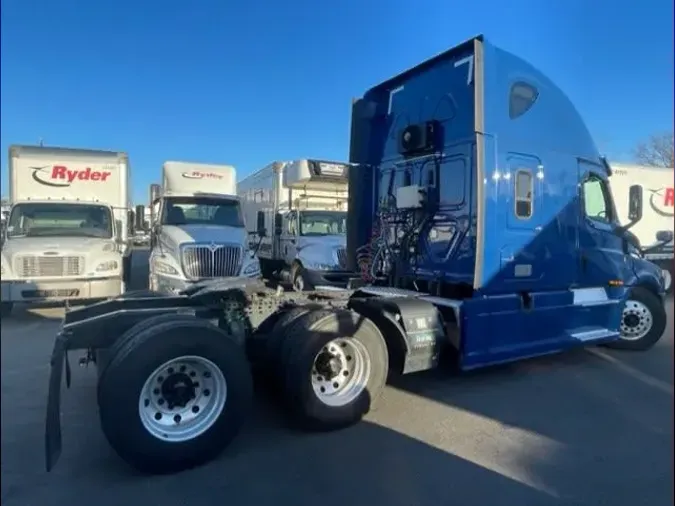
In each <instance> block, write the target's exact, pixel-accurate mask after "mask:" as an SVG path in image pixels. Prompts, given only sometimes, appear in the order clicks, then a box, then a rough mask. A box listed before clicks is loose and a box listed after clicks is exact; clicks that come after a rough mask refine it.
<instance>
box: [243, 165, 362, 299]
mask: <svg viewBox="0 0 675 506" xmlns="http://www.w3.org/2000/svg"><path fill="white" fill-rule="evenodd" d="M348 171H349V164H346V163H340V162H329V161H322V160H308V159H303V160H294V161H289V162H278V161H277V162H272V163H270V164H268V165H267V166H265V167H264V168H262V169H260V170H259V171H257V172H255V173H254V174H251V175H250V176H248V177H247V178H245V179H243V180H242V181H240V182H239V183H238V185H237V187H238V193H239V197H240V198H241V201H242V206H243V209H244V218H245V220H246V225H247V227H248V231H249V234H253V235H257V236H258V237H257V238H256V239H254V240H253V241H252V243H254V246H253V247H254V249H256V251H257V255H258V258H259V259H260V265H261V270H262V273H263V277H266V278H271V277H278V278H281V280H282V281H288V282H290V283H291V284H292V286H293V288H294V289H295V290H297V291H304V290H311V289H314V288H316V287H318V286H322V287H331V286H338V287H344V286H346V284H347V282H348V279H349V277H350V272H348V271H347V270H346V254H345V248H346V228H347V225H346V223H347V222H346V220H347V197H348Z"/></svg>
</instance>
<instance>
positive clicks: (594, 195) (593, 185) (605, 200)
mask: <svg viewBox="0 0 675 506" xmlns="http://www.w3.org/2000/svg"><path fill="white" fill-rule="evenodd" d="M583 206H584V214H585V215H586V217H587V218H590V219H591V220H594V221H599V222H602V223H610V222H611V221H612V206H611V200H610V198H609V189H608V187H607V184H606V183H605V181H603V180H602V179H600V178H599V177H597V176H590V177H589V178H588V179H587V180H586V181H585V182H584V185H583Z"/></svg>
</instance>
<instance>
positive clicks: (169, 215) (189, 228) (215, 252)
mask: <svg viewBox="0 0 675 506" xmlns="http://www.w3.org/2000/svg"><path fill="white" fill-rule="evenodd" d="M151 221H152V226H151V228H152V230H151V234H150V247H151V252H150V277H149V286H150V289H151V290H154V291H159V292H166V293H177V292H180V291H181V290H184V289H185V288H187V287H188V286H189V285H191V284H193V283H196V282H199V281H202V280H204V279H213V278H230V277H239V276H243V277H249V278H256V277H259V276H260V264H259V262H258V259H257V258H256V257H255V255H254V254H253V253H252V252H251V251H250V250H249V249H248V247H247V245H248V240H247V234H246V228H245V226H244V218H243V215H242V211H241V205H240V202H239V198H238V197H237V189H236V172H235V169H234V167H232V166H231V165H207V164H196V163H189V162H166V163H164V166H163V167H162V184H161V187H158V185H153V186H152V187H151Z"/></svg>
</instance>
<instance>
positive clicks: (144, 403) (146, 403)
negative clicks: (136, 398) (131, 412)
mask: <svg viewBox="0 0 675 506" xmlns="http://www.w3.org/2000/svg"><path fill="white" fill-rule="evenodd" d="M143 405H144V406H145V407H148V406H149V405H150V399H145V400H144V401H143Z"/></svg>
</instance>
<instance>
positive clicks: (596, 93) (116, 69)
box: [0, 0, 673, 203]
mask: <svg viewBox="0 0 675 506" xmlns="http://www.w3.org/2000/svg"><path fill="white" fill-rule="evenodd" d="M1 22H2V31H1V32H0V33H1V36H2V40H1V58H0V63H1V73H0V77H1V87H0V91H1V94H2V103H1V108H0V113H1V126H0V138H1V139H0V140H1V144H2V146H1V149H2V151H1V152H0V153H1V156H2V165H1V167H2V180H1V181H2V186H3V191H2V194H3V195H6V194H7V192H6V191H5V185H6V184H7V148H8V146H9V145H10V144H14V143H36V142H37V141H38V140H39V139H40V138H42V139H44V142H45V144H46V145H58V146H68V147H82V148H97V149H112V150H121V151H127V152H128V153H129V155H130V158H131V163H132V169H133V188H134V199H135V201H136V202H138V203H145V201H146V200H147V186H148V184H149V183H151V182H155V181H157V180H158V179H159V175H160V167H161V164H162V162H163V161H164V160H170V159H173V160H186V161H195V162H198V161H204V162H213V163H230V164H233V165H235V166H236V167H237V170H238V174H239V176H243V175H245V174H248V173H249V172H251V171H253V170H255V169H257V168H259V167H262V166H263V165H265V164H266V163H268V162H269V161H272V160H277V159H293V158H303V157H312V156H314V157H321V158H332V159H346V157H347V153H348V143H349V142H348V141H349V139H348V137H349V120H350V101H351V98H352V97H355V96H360V95H361V94H362V93H363V92H364V91H365V90H366V89H367V88H368V87H370V86H372V85H373V84H376V83H378V82H380V81H381V80H383V79H386V78H388V77H391V76H392V75H394V74H396V73H397V72H399V71H400V70H403V69H405V68H407V67H410V66H412V65H414V64H415V63H417V62H419V61H421V60H423V59H426V58H428V57H429V56H432V55H434V54H436V53H438V52H440V51H442V50H445V49H447V48H449V47H451V46H453V45H454V44H456V43H459V42H461V41H463V40H465V39H467V38H469V37H471V36H473V35H475V34H478V33H483V34H484V35H486V37H488V38H489V39H490V40H491V42H492V43H494V44H496V45H498V46H500V47H502V48H504V49H506V50H509V51H511V52H514V53H517V54H518V55H520V56H522V57H524V58H525V59H527V60H528V61H530V62H531V63H532V64H534V65H535V66H536V67H538V68H539V69H540V70H542V71H544V72H545V73H546V74H548V75H549V77H551V78H552V79H553V80H554V81H556V82H557V83H558V84H559V85H560V86H561V87H562V88H563V90H565V92H566V93H567V94H568V95H569V96H570V98H571V99H572V101H573V102H574V103H575V105H576V106H577V108H578V109H579V110H580V112H581V114H582V115H583V117H584V118H585V120H586V121H587V123H588V125H589V128H590V130H591V132H592V134H593V136H594V138H595V140H596V143H597V144H598V146H599V148H600V149H601V151H603V152H605V153H607V154H608V155H609V156H610V157H611V158H613V159H629V158H630V156H631V153H632V148H633V146H634V145H635V144H636V143H637V142H638V141H639V140H641V139H643V138H645V137H647V136H648V135H649V134H651V133H654V132H660V131H671V130H672V128H673V2H672V0H647V1H642V2H635V1H633V2H631V1H628V0H626V1H624V2H616V1H609V0H586V1H581V0H548V1H545V0H540V1H539V2H534V1H530V0H509V1H508V2H506V1H504V0H487V1H482V2H481V1H472V2H465V3H459V2H454V1H452V0H434V1H425V0H420V1H419V2H410V1H403V0H340V1H334V2H325V1H324V2H322V1H316V0H315V1H309V0H287V1H285V2H281V1H273V0H265V1H262V0H249V1H245V2H239V1H237V2H234V1H233V2H229V1H225V0H194V1H193V2H182V1H181V2H179V1H177V0H164V1H158V0H142V1H137V2H131V1H130V0H114V1H111V0H97V1H91V0H59V1H55V0H2V17H1Z"/></svg>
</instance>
